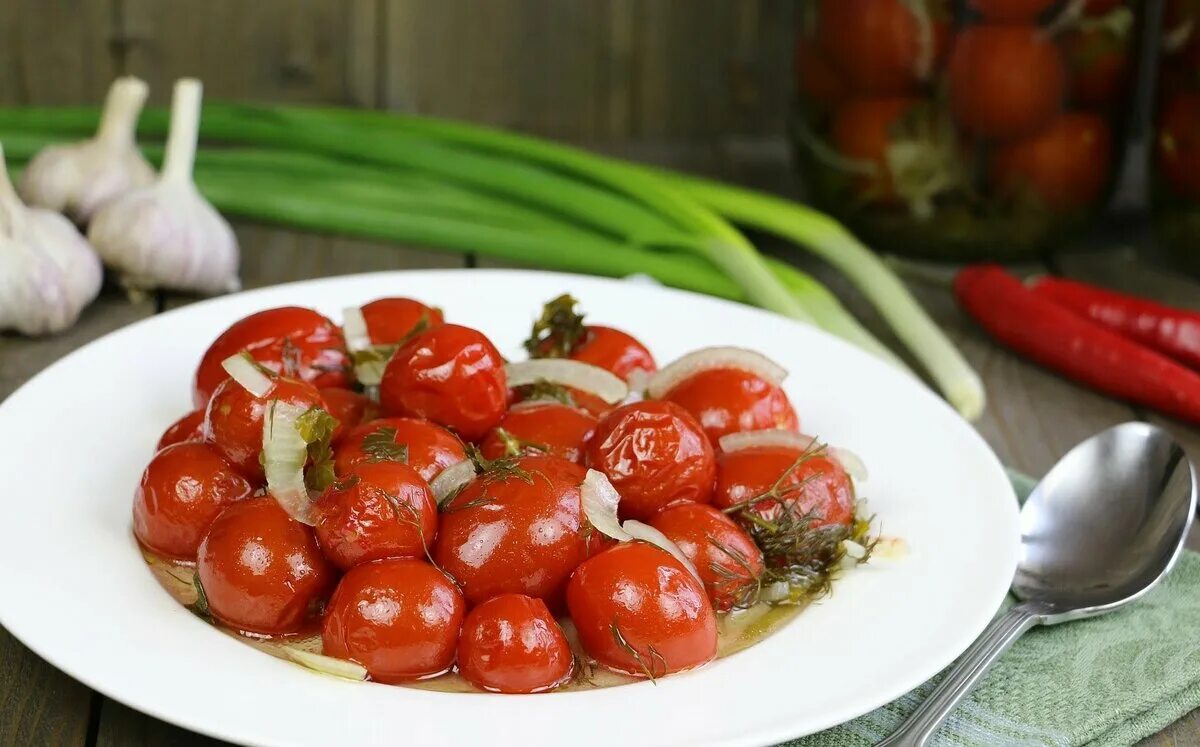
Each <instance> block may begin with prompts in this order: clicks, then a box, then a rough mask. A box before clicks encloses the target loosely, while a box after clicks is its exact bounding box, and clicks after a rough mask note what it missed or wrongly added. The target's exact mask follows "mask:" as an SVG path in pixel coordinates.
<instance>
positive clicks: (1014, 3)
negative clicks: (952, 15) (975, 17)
mask: <svg viewBox="0 0 1200 747" xmlns="http://www.w3.org/2000/svg"><path fill="white" fill-rule="evenodd" d="M1054 3H1055V0H971V6H972V7H974V8H975V9H976V10H978V11H979V12H980V13H982V14H983V17H984V18H986V19H988V20H989V21H999V22H1001V23H1019V22H1022V21H1024V22H1029V21H1036V20H1037V17H1038V16H1040V15H1041V14H1042V13H1043V12H1045V10H1046V9H1047V8H1049V7H1050V6H1051V5H1054Z"/></svg>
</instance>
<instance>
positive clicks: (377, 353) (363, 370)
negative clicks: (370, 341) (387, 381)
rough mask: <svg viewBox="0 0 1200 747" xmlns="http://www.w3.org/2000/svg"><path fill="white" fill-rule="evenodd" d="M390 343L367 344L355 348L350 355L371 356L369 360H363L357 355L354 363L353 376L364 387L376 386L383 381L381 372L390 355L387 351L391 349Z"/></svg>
mask: <svg viewBox="0 0 1200 747" xmlns="http://www.w3.org/2000/svg"><path fill="white" fill-rule="evenodd" d="M391 349H392V347H391V346H390V345H368V346H367V347H365V348H362V349H361V350H355V351H354V352H352V353H351V356H354V357H358V356H355V354H356V353H357V354H360V355H369V356H373V357H372V358H371V359H370V360H364V359H363V358H361V357H358V360H357V361H355V363H354V378H356V379H358V383H360V384H362V385H363V386H365V387H377V386H379V382H381V381H383V372H384V370H385V369H387V364H388V361H389V360H391V356H390V355H389V354H388V353H387V351H389V350H391Z"/></svg>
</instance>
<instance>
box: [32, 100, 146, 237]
mask: <svg viewBox="0 0 1200 747" xmlns="http://www.w3.org/2000/svg"><path fill="white" fill-rule="evenodd" d="M147 91H148V87H147V86H146V84H145V83H144V82H143V81H141V80H139V79H137V78H134V77H125V78H117V79H116V80H115V81H113V84H112V86H111V87H109V89H108V96H107V97H106V98H105V100H104V112H103V114H102V115H101V117H100V127H99V129H98V130H97V131H96V136H95V137H93V138H92V139H90V140H84V141H82V142H78V143H71V144H69V145H51V146H49V147H47V148H44V149H43V150H42V151H41V152H40V153H38V154H37V155H36V156H35V157H34V158H33V160H32V161H30V162H29V165H28V166H27V167H26V169H25V173H24V174H23V175H22V177H21V184H20V192H21V196H22V197H23V198H25V202H26V203H28V204H29V205H31V206H34V207H41V208H46V209H47V210H53V211H55V212H59V213H64V214H66V215H67V216H68V217H69V218H71V219H72V220H74V221H75V222H76V223H78V224H80V225H85V224H87V222H88V221H89V220H91V218H92V215H93V214H95V212H96V210H97V209H98V208H99V207H100V206H101V205H103V204H104V203H105V202H108V201H109V200H112V199H113V198H115V197H118V196H120V195H122V194H125V193H126V192H129V191H131V190H134V189H137V188H139V187H144V186H146V185H148V184H150V183H152V182H153V181H154V169H153V168H152V167H151V166H150V164H149V163H147V162H146V159H145V158H144V157H143V156H142V154H141V152H140V151H139V150H138V149H137V144H136V142H135V139H134V136H135V132H136V129H137V119H138V115H140V114H141V112H142V105H143V104H144V103H145V102H146V94H147Z"/></svg>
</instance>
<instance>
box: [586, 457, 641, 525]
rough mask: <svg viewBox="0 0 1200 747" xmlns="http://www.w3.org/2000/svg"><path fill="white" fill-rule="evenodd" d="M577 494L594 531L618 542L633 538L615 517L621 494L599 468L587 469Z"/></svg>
mask: <svg viewBox="0 0 1200 747" xmlns="http://www.w3.org/2000/svg"><path fill="white" fill-rule="evenodd" d="M579 494H580V498H581V500H582V502H583V514H584V516H586V517H587V520H588V522H589V523H590V524H591V525H592V526H593V527H595V528H596V531H598V532H600V533H601V534H604V535H607V536H609V537H612V538H613V539H615V540H617V541H618V542H628V541H629V540H631V539H633V536H632V535H631V534H629V532H627V531H625V530H624V529H622V528H621V523H620V521H619V520H618V519H617V506H618V505H619V504H620V502H621V494H620V493H618V492H617V489H616V488H614V487H613V484H612V483H611V482H609V480H608V476H607V475H605V474H604V473H603V472H601V471H600V470H595V469H589V470H588V471H587V475H586V476H585V477H584V478H583V484H582V485H580V486H579Z"/></svg>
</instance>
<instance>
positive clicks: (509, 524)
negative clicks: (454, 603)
mask: <svg viewBox="0 0 1200 747" xmlns="http://www.w3.org/2000/svg"><path fill="white" fill-rule="evenodd" d="M515 465H516V468H517V469H518V470H519V473H513V472H512V471H509V472H506V473H493V474H485V475H481V476H480V477H477V478H476V479H475V480H473V481H472V482H470V483H468V484H467V486H466V487H465V488H463V490H462V492H460V493H459V494H458V495H457V496H455V497H454V498H452V499H450V501H448V502H447V503H446V504H444V506H443V508H442V517H441V522H442V523H441V527H440V529H439V531H438V541H437V546H436V547H435V548H434V552H433V558H434V561H435V562H436V563H437V564H438V566H440V567H441V568H443V569H444V570H445V571H446V572H447V573H449V574H450V575H451V576H453V577H454V578H455V579H456V580H457V581H458V584H459V586H461V587H462V590H463V595H464V596H466V598H467V602H469V603H470V604H479V603H480V602H482V601H484V600H486V599H490V598H491V597H494V596H497V595H499V594H510V593H515V594H527V595H529V596H531V597H539V598H541V599H544V600H546V601H547V602H548V603H549V604H550V606H551V607H554V608H556V609H557V608H558V607H559V606H560V605H561V602H562V594H563V588H564V587H565V586H566V583H567V577H568V576H570V575H571V571H573V570H575V567H576V566H577V565H579V563H580V562H581V561H582V560H583V559H584V558H585V557H587V542H586V539H587V537H586V534H587V529H588V527H587V525H586V522H585V521H584V519H583V506H582V504H581V503H580V495H579V485H580V483H582V482H583V477H584V469H583V468H582V467H580V466H579V465H577V464H573V463H572V462H568V461H567V460H565V459H559V458H558V457H552V456H529V457H522V458H520V459H518V460H516V461H515Z"/></svg>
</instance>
